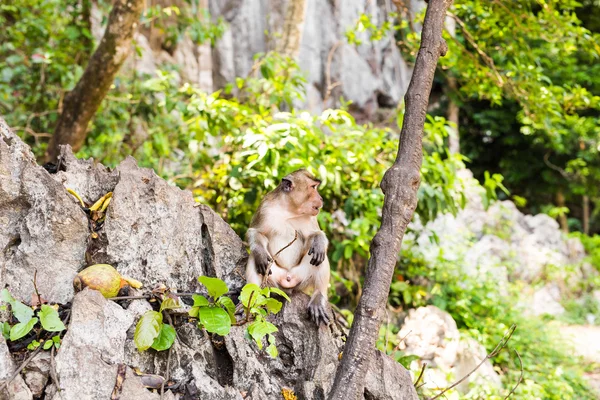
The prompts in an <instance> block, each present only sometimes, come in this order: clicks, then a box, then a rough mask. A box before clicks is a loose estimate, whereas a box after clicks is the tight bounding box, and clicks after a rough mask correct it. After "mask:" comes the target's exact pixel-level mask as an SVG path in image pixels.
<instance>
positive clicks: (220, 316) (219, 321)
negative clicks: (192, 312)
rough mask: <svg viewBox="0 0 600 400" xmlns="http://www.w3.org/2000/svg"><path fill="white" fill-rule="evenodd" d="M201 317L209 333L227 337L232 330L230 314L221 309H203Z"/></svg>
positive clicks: (201, 309)
mask: <svg viewBox="0 0 600 400" xmlns="http://www.w3.org/2000/svg"><path fill="white" fill-rule="evenodd" d="M199 317H200V322H201V323H202V325H204V329H206V330H207V331H208V332H211V333H216V334H217V335H221V336H225V335H227V334H228V333H229V331H230V330H231V319H230V318H229V314H227V312H226V311H225V310H223V309H222V308H220V307H201V308H200V313H199Z"/></svg>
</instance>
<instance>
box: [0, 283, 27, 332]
mask: <svg viewBox="0 0 600 400" xmlns="http://www.w3.org/2000/svg"><path fill="white" fill-rule="evenodd" d="M0 299H1V300H2V301H4V302H6V303H8V304H10V307H11V309H12V313H13V315H14V316H15V318H16V319H18V320H19V322H22V323H27V322H29V320H31V318H32V317H33V309H32V308H31V307H29V306H26V305H25V304H23V303H21V302H20V301H18V300H16V299H15V298H14V297H13V296H12V295H11V294H10V292H9V291H8V289H6V288H5V289H2V291H0Z"/></svg>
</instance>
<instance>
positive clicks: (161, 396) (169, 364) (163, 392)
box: [160, 346, 173, 400]
mask: <svg viewBox="0 0 600 400" xmlns="http://www.w3.org/2000/svg"><path fill="white" fill-rule="evenodd" d="M172 349H173V346H171V347H169V354H168V356H167V373H166V374H165V380H164V381H163V383H162V385H160V400H163V396H164V394H165V383H167V382H168V381H169V375H170V374H169V372H170V369H171V350H172Z"/></svg>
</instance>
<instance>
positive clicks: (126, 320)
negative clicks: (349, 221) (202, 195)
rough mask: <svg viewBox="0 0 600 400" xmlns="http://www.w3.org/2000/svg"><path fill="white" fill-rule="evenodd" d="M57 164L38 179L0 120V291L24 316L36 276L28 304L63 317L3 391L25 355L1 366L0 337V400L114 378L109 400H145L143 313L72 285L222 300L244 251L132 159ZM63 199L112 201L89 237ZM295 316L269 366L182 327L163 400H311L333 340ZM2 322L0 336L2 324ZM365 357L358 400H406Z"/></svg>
mask: <svg viewBox="0 0 600 400" xmlns="http://www.w3.org/2000/svg"><path fill="white" fill-rule="evenodd" d="M63 150H64V151H63V154H62V160H61V163H60V166H59V168H58V172H57V173H55V174H50V173H48V172H47V171H46V170H44V169H43V168H42V167H40V166H38V165H37V164H36V163H35V158H34V156H33V154H32V153H31V151H30V150H29V148H28V147H27V146H26V145H25V144H24V143H23V142H22V141H21V140H20V139H19V138H18V137H17V136H16V135H14V134H13V133H12V132H11V131H10V129H9V128H8V127H7V126H6V124H5V123H4V121H3V120H2V119H0V221H1V222H2V223H1V224H0V249H1V250H2V251H1V252H0V287H1V288H4V287H8V288H9V290H10V291H11V293H12V294H13V295H14V296H15V297H17V298H18V299H19V300H21V301H23V302H25V303H31V301H32V296H34V287H33V278H34V274H35V271H37V278H36V283H37V288H38V290H39V292H40V294H41V296H42V297H43V298H44V299H46V300H48V301H49V302H51V303H61V304H65V303H67V309H68V308H69V307H70V322H69V323H68V326H67V333H66V335H65V336H64V338H63V341H62V346H61V348H60V350H59V351H58V353H57V355H56V357H55V359H54V360H52V359H51V356H50V355H49V353H48V352H41V353H39V354H38V355H37V356H36V357H35V358H34V359H33V360H32V361H31V362H30V363H29V364H28V368H27V369H25V370H24V371H22V372H21V373H20V374H17V375H16V376H15V377H14V379H12V380H10V382H8V381H9V378H10V377H11V376H12V374H13V373H14V371H15V370H16V368H17V366H18V365H19V364H20V362H21V361H22V359H23V358H24V357H25V355H24V354H23V353H22V352H21V353H20V354H14V355H11V353H10V352H9V347H8V346H7V343H6V341H5V340H4V338H3V337H2V336H0V385H3V384H4V383H8V386H7V390H4V387H3V389H2V390H0V399H2V400H3V399H33V398H41V397H42V396H45V397H43V398H47V399H55V400H58V399H63V400H68V399H77V400H85V399H108V398H111V392H112V391H113V389H114V387H115V383H116V381H117V376H121V377H124V381H123V382H122V385H121V386H120V398H121V399H127V400H131V399H158V398H159V397H160V396H159V395H158V394H157V393H156V392H151V391H150V390H148V389H147V388H146V387H144V381H143V379H142V377H140V376H139V373H140V372H142V373H144V374H157V375H162V376H164V375H165V374H166V371H167V363H168V361H167V358H168V356H167V352H160V353H159V352H155V351H154V350H149V351H147V352H144V353H140V352H138V351H137V349H136V348H135V346H134V342H133V334H134V331H135V324H136V322H137V320H138V318H139V317H140V316H141V315H142V314H143V313H144V312H145V311H147V310H150V309H151V308H152V306H151V305H150V303H148V301H146V300H133V301H124V302H120V303H117V302H113V301H108V300H106V299H105V298H104V297H102V295H101V294H100V293H99V292H96V291H93V290H89V289H85V290H84V291H82V292H80V293H78V294H76V295H74V293H73V286H72V280H73V278H74V276H75V275H76V274H77V272H78V271H79V270H80V269H81V268H83V267H84V266H86V265H89V264H93V263H110V264H112V265H113V266H115V267H116V268H117V269H118V270H119V271H120V272H121V273H123V274H127V275H129V276H131V277H133V278H135V279H138V280H140V281H142V282H143V283H144V288H145V289H144V290H150V289H152V288H153V287H154V286H155V285H156V284H165V285H167V286H169V287H174V288H177V290H178V291H180V292H193V291H197V290H198V289H199V287H198V281H197V277H198V276H199V275H209V276H217V277H220V278H222V279H223V280H225V281H226V282H227V284H228V287H229V288H230V294H231V295H232V297H234V298H235V293H236V292H238V293H239V290H240V288H241V287H242V285H243V284H244V279H243V273H242V271H243V267H244V264H245V259H246V256H247V253H246V250H245V248H244V246H243V244H242V241H241V240H240V238H239V237H237V235H236V234H235V233H234V232H233V230H232V229H231V228H230V227H229V225H227V223H225V222H224V221H223V220H222V219H221V218H220V217H219V216H218V215H216V214H215V213H214V212H213V211H212V210H210V209H209V208H208V207H205V206H201V205H198V204H196V203H195V202H194V201H193V199H192V195H191V194H190V193H189V192H186V191H182V190H180V189H178V188H176V187H173V186H170V185H168V184H167V183H166V182H165V181H163V180H162V179H161V178H159V177H158V176H157V175H156V174H155V173H154V172H153V171H151V170H148V169H144V168H139V167H138V166H137V164H136V162H135V160H134V159H132V158H129V159H126V160H125V161H123V162H122V163H121V164H120V165H119V166H118V167H117V168H116V169H115V170H113V171H111V170H109V169H107V168H105V167H103V166H102V165H101V164H97V163H95V162H94V161H93V160H78V159H76V158H75V157H74V156H73V155H72V154H71V152H70V149H68V148H65V149H63ZM67 188H68V189H71V190H73V191H75V192H77V193H78V194H79V195H80V196H81V198H82V200H83V201H84V202H85V203H86V204H91V203H93V202H95V201H96V200H97V199H98V198H99V197H101V196H102V195H104V194H106V193H107V192H109V191H112V192H113V197H112V201H111V203H110V206H109V207H108V209H107V213H106V220H105V221H104V223H103V224H96V223H92V222H91V221H90V219H88V217H87V215H86V213H85V212H84V210H83V209H82V208H81V207H80V205H79V203H78V201H77V200H76V199H75V198H74V197H73V196H71V195H70V194H68V193H67V190H66V189H67ZM92 231H93V232H92ZM36 297H37V296H36ZM307 302H308V298H307V296H306V295H304V294H298V295H295V296H293V297H292V302H291V303H289V304H287V305H285V306H284V309H283V310H282V311H281V312H280V313H279V314H278V315H276V316H275V317H274V318H273V321H272V322H273V323H274V324H276V325H277V326H278V327H279V332H277V333H276V334H275V336H276V340H277V344H278V349H279V352H280V356H279V357H278V358H276V359H272V358H270V357H269V356H268V355H267V354H266V353H265V352H264V351H261V350H259V349H258V348H257V347H256V345H255V344H254V343H253V342H251V341H250V340H248V339H247V338H246V337H245V327H244V326H238V327H233V328H232V331H231V333H230V334H229V335H227V336H226V337H225V338H224V339H222V338H217V337H212V336H209V335H208V334H206V332H203V331H201V330H199V329H198V328H197V326H196V324H195V323H193V322H189V321H187V318H186V317H185V313H184V314H182V315H181V316H180V317H179V318H178V320H179V322H178V323H177V324H176V329H177V335H178V336H177V340H176V341H175V344H174V347H173V350H172V354H171V360H170V368H169V373H170V377H171V381H172V384H169V385H167V392H166V395H165V398H167V399H178V398H179V399H198V398H200V399H210V400H218V399H238V400H241V399H281V398H282V394H281V390H282V388H286V387H287V388H290V389H293V390H294V392H295V393H296V395H297V396H298V398H301V399H324V398H325V396H326V393H327V392H328V390H329V389H330V387H331V385H332V380H333V378H334V375H335V370H336V367H337V364H338V362H339V361H338V356H339V353H340V352H341V351H342V350H343V340H342V337H343V336H344V334H345V333H344V332H342V331H341V330H340V329H339V328H338V327H337V326H336V325H332V326H330V327H328V328H325V327H321V328H320V329H319V328H317V327H316V326H315V325H314V324H313V323H312V322H311V321H309V319H308V317H307V315H306V307H307ZM1 317H2V318H0V319H1V321H0V322H3V321H5V320H6V319H7V317H8V316H7V315H6V313H5V314H4V315H2V316H1ZM174 318H175V317H174ZM34 338H35V336H32V337H30V338H29V339H27V338H25V340H33V339H34ZM11 348H12V349H13V350H14V349H15V347H14V346H12V344H11ZM21 348H22V347H21ZM373 352H374V356H373V361H372V363H371V366H370V369H369V371H368V375H367V385H366V388H365V392H364V397H365V398H366V399H390V400H392V399H415V400H416V399H417V395H416V392H415V389H414V387H413V385H412V382H411V378H410V375H409V374H408V372H407V371H406V370H405V369H404V368H403V367H402V366H401V365H400V364H398V363H396V362H395V361H394V360H392V359H391V358H389V357H387V356H385V355H383V354H382V353H380V352H376V351H375V350H374V349H373ZM13 357H17V358H18V360H15V359H13ZM51 364H54V367H53V368H51V367H50V365H51ZM53 370H54V371H56V376H55V378H53V377H52V376H51V375H52V374H51V372H52V371H53ZM57 381H58V382H59V385H57ZM58 387H60V388H61V391H60V392H58V391H57V388H58Z"/></svg>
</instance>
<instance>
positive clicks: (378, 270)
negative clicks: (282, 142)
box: [329, 0, 452, 400]
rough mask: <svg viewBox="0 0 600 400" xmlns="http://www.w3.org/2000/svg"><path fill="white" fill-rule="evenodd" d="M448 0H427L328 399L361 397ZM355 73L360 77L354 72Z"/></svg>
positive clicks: (411, 204) (410, 198)
mask: <svg viewBox="0 0 600 400" xmlns="http://www.w3.org/2000/svg"><path fill="white" fill-rule="evenodd" d="M451 2H452V0H430V1H429V5H428V7H427V13H426V15H425V22H424V23H423V31H422V34H421V48H420V49H419V53H418V54H417V59H416V62H415V68H414V72H413V75H412V78H411V80H410V85H409V87H408V91H407V92H406V96H405V102H406V112H405V114H404V122H403V125H402V131H401V132H400V144H399V149H398V154H397V156H396V161H395V162H394V165H392V167H391V168H390V169H389V170H388V171H387V172H386V173H385V175H384V177H383V180H382V181H381V190H382V191H383V193H384V194H385V199H384V202H383V212H382V217H381V227H380V228H379V231H378V232H377V234H376V235H375V237H374V238H373V241H372V242H371V258H370V259H369V265H368V267H367V272H366V278H365V284H364V286H363V295H362V297H361V299H360V301H359V303H358V307H357V309H356V312H355V314H354V322H353V324H352V329H351V330H350V334H349V336H348V340H347V342H346V346H345V348H344V353H343V357H342V361H341V363H340V365H339V367H338V369H337V372H336V377H335V381H334V384H333V388H332V389H331V392H330V393H329V399H330V400H354V399H357V398H359V397H361V398H362V392H363V390H364V384H365V375H366V370H367V367H368V364H369V362H370V360H371V357H372V355H373V353H374V351H375V341H376V339H377V336H378V334H379V327H380V325H381V320H382V317H383V312H384V308H385V304H386V300H387V296H388V292H389V288H390V284H391V281H392V274H393V272H394V268H395V266H396V263H397V261H398V253H399V252H400V246H401V244H402V238H403V237H404V232H405V231H406V226H407V225H408V223H409V222H410V220H411V219H412V216H413V214H414V211H415V208H416V207H417V190H418V188H419V184H420V183H421V174H420V169H421V163H422V159H423V149H422V138H423V127H424V124H425V116H426V114H427V105H428V102H429V95H430V93H431V85H432V82H433V76H434V74H435V69H436V66H437V62H438V59H439V57H440V56H443V55H444V54H445V53H446V51H447V49H448V47H447V45H446V42H444V40H443V39H442V28H443V26H444V18H445V16H446V10H447V9H448V7H449V6H450V4H451ZM357 78H360V77H357Z"/></svg>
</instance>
